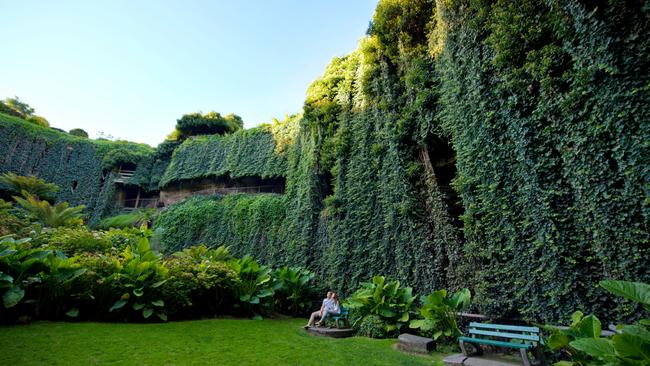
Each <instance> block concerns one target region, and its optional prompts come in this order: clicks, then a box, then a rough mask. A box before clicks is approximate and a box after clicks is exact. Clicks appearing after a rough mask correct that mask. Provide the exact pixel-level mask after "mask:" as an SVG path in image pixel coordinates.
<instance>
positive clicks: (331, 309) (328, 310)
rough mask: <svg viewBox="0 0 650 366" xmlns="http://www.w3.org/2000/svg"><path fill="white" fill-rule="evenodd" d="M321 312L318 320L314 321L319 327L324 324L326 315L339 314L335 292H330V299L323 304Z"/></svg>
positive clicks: (339, 308) (339, 307) (339, 309)
mask: <svg viewBox="0 0 650 366" xmlns="http://www.w3.org/2000/svg"><path fill="white" fill-rule="evenodd" d="M323 310H324V311H323V314H322V315H321V317H320V321H319V322H318V323H316V325H318V326H319V327H320V326H322V325H324V324H325V319H327V316H328V315H339V314H340V313H341V306H340V304H339V297H338V295H336V292H332V296H331V297H330V301H329V302H328V303H327V306H325V309H323Z"/></svg>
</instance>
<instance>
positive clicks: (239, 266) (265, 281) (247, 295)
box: [229, 255, 278, 319]
mask: <svg viewBox="0 0 650 366" xmlns="http://www.w3.org/2000/svg"><path fill="white" fill-rule="evenodd" d="M229 264H230V267H231V268H232V269H233V270H234V271H235V273H237V276H238V277H239V282H237V284H236V286H235V296H236V298H237V299H239V301H240V304H239V305H240V306H241V307H243V309H244V311H245V312H248V313H253V317H254V318H255V319H260V318H261V315H260V314H261V313H262V312H264V311H266V310H267V309H268V308H269V307H270V306H271V305H272V302H271V300H272V297H273V294H274V292H275V290H276V289H277V287H278V286H277V284H275V283H273V281H272V276H271V268H269V267H267V266H263V265H261V264H260V263H259V262H258V261H256V260H255V259H253V257H251V256H250V255H247V256H245V257H244V258H241V259H240V258H236V259H232V260H231V261H230V262H229Z"/></svg>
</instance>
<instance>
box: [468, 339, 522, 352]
mask: <svg viewBox="0 0 650 366" xmlns="http://www.w3.org/2000/svg"><path fill="white" fill-rule="evenodd" d="M458 339H459V340H462V341H464V342H469V343H481V344H491V345H493V346H500V347H509V348H518V349H520V348H524V349H529V348H532V347H533V345H532V344H526V343H511V342H503V341H493V340H491V339H482V338H470V337H459V338H458Z"/></svg>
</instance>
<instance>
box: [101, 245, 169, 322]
mask: <svg viewBox="0 0 650 366" xmlns="http://www.w3.org/2000/svg"><path fill="white" fill-rule="evenodd" d="M166 278H167V269H166V268H165V266H164V265H163V264H162V263H161V261H160V256H159V255H157V254H156V253H155V252H154V251H153V250H152V249H151V247H150V245H149V239H148V238H146V237H143V238H140V240H139V241H138V244H137V245H136V246H128V247H126V248H125V249H124V251H123V252H122V260H121V261H120V263H119V266H118V272H116V273H114V274H112V275H111V276H109V277H108V278H107V280H108V281H110V282H111V283H113V284H114V286H115V287H116V288H117V289H118V290H119V291H120V292H121V296H120V298H119V299H118V300H117V301H115V303H114V304H113V305H112V306H111V308H110V309H109V312H113V311H115V310H118V311H121V310H123V309H126V308H129V307H127V305H130V308H132V309H133V310H135V311H136V312H141V314H142V317H143V318H144V319H148V318H149V317H151V315H153V314H154V313H155V314H156V316H158V317H159V318H160V319H161V320H163V321H167V314H166V312H165V302H164V301H163V300H162V299H161V298H160V291H159V290H157V289H158V288H159V287H160V286H161V285H162V284H164V283H165V282H166V281H167V279H166Z"/></svg>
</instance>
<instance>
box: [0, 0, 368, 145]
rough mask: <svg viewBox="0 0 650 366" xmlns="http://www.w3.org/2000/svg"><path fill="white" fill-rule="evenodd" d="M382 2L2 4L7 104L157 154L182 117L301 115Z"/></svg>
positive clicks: (256, 120) (2, 93)
mask: <svg viewBox="0 0 650 366" xmlns="http://www.w3.org/2000/svg"><path fill="white" fill-rule="evenodd" d="M376 3H377V1H376V0H347V1H339V0H327V1H298V0H295V1H289V0H267V1H263V0H257V1H252V0H250V1H246V0H240V1H235V0H230V1H216V0H214V1H191V0H185V1H181V0H178V1H125V0H111V1H107V0H106V1H104V0H102V1H29V0H25V1H10V0H0V14H1V17H2V22H0V34H1V35H2V45H1V46H0V47H1V49H2V57H0V98H1V99H4V98H6V97H13V96H14V95H17V96H19V97H20V98H21V100H23V101H25V102H27V103H29V104H30V105H31V106H32V107H34V108H35V109H36V114H38V115H41V116H43V117H45V118H47V119H48V120H49V121H50V124H51V125H52V126H54V127H58V128H62V129H65V130H69V129H71V128H75V127H79V128H83V129H85V130H86V131H88V133H90V134H91V137H93V136H95V135H96V133H97V132H98V131H103V132H105V133H108V134H111V135H113V136H116V137H120V138H124V139H127V140H131V141H138V142H145V143H148V144H150V145H156V144H157V143H159V142H161V141H162V140H163V139H164V137H165V136H166V135H167V134H169V133H170V132H171V131H172V129H173V128H174V125H175V123H176V119H177V118H179V117H180V116H181V115H183V114H184V113H189V112H195V111H203V112H208V111H210V110H215V111H217V112H220V113H222V114H227V113H231V112H232V113H236V114H238V115H240V116H241V117H242V118H243V119H244V123H245V126H246V127H247V128H250V127H253V126H257V125H259V124H260V123H265V122H269V121H270V120H271V118H273V117H277V118H282V117H283V116H284V115H285V114H287V113H296V112H299V111H300V110H301V108H302V103H303V101H304V97H305V92H306V90H307V87H308V86H309V84H310V83H311V82H312V81H313V80H314V79H316V78H317V77H318V76H319V75H321V74H322V73H323V71H324V69H325V66H326V65H327V64H328V63H329V61H330V60H331V59H332V57H334V56H341V55H344V54H347V53H349V52H350V51H352V50H354V49H355V48H356V46H357V42H358V40H359V39H361V38H362V37H363V36H364V34H365V31H366V29H367V27H368V23H369V21H370V19H371V18H372V13H373V10H374V8H375V5H376Z"/></svg>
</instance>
